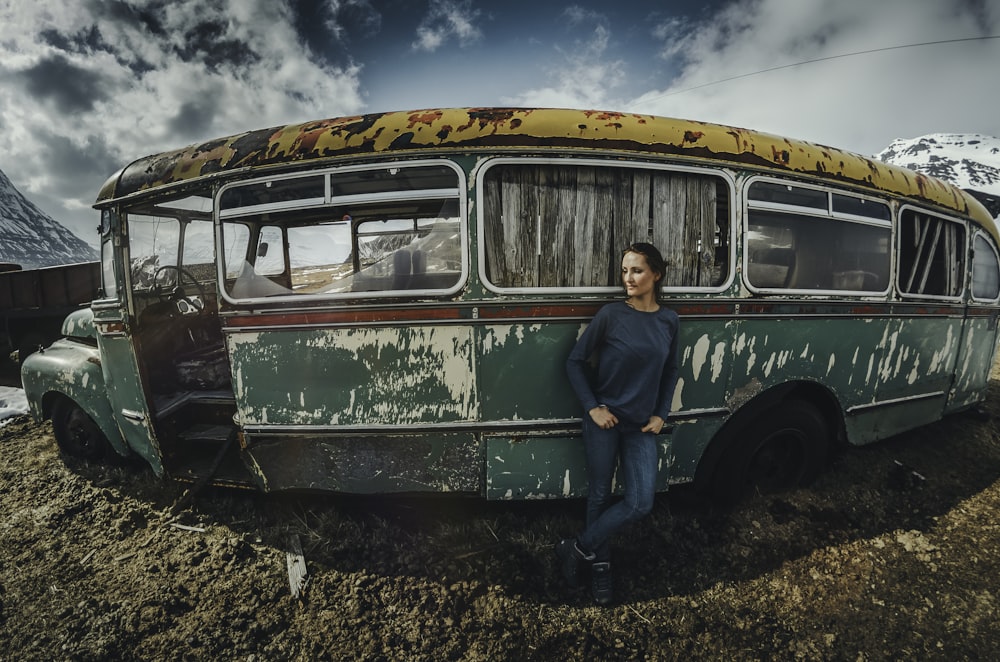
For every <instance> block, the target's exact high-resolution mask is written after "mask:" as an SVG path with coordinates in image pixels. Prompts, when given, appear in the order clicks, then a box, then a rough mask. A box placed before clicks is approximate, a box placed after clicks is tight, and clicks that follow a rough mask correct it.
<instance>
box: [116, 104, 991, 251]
mask: <svg viewBox="0 0 1000 662" xmlns="http://www.w3.org/2000/svg"><path fill="white" fill-rule="evenodd" d="M535 148H556V149H564V150H573V151H587V150H602V151H605V152H607V151H609V150H610V151H613V152H617V153H620V154H625V155H634V156H643V155H650V156H664V157H673V158H680V159H685V160H687V159H691V160H695V161H701V162H719V161H721V162H728V163H732V164H737V165H743V166H748V167H751V168H755V169H760V170H777V171H781V172H785V173H793V174H799V175H802V176H806V177H818V178H822V179H827V180H829V179H833V180H837V181H841V182H844V183H846V184H852V185H857V186H862V187H865V188H868V189H871V190H873V191H874V192H878V191H884V192H887V193H890V194H895V195H901V196H904V197H907V198H912V199H916V200H920V201H924V202H928V203H932V204H934V205H938V206H940V207H943V208H945V209H949V210H953V211H956V212H958V213H960V214H962V215H965V216H969V217H970V218H972V219H973V220H975V221H976V222H978V223H979V224H980V225H981V226H983V227H984V228H985V229H986V230H987V231H988V232H989V233H990V234H991V235H992V236H993V237H994V239H995V240H997V242H998V243H1000V235H998V232H997V228H996V226H995V223H994V222H993V220H992V218H991V217H990V215H989V213H988V212H987V211H986V209H985V208H984V207H983V206H982V205H981V204H980V203H979V201H977V200H976V199H975V198H973V197H972V196H971V195H969V194H968V193H966V192H964V191H962V190H961V189H959V188H958V187H956V186H953V185H952V184H950V183H947V182H944V181H942V180H939V179H935V178H933V177H930V176H927V175H924V174H921V173H917V172H913V171H911V170H906V169H904V168H899V167H897V166H892V165H888V164H886V163H882V162H880V161H876V160H874V159H870V158H867V157H864V156H860V155H858V154H854V153H852V152H847V151H843V150H840V149H836V148H832V147H825V146H823V145H817V144H814V143H810V142H806V141H802V140H794V139H791V138H783V137H779V136H774V135H769V134H766V133H761V132H758V131H752V130H749V129H740V128H736V127H730V126H723V125H719V124H710V123H705V122H695V121H690V120H681V119H671V118H666V117H657V116H654V115H639V114H632V113H617V112H607V111H595V110H562V109H528V108H447V109H432V110H418V111H399V112H388V113H379V114H371V115H359V116H353V117H340V118H333V119H325V120H318V121H314V122H304V123H301V124H291V125H288V126H283V127H275V128H270V129H263V130H259V131H250V132H247V133H242V134H238V135H235V136H230V137H227V138H221V139H218V140H212V141H208V142H205V143H201V144H198V145H191V146H189V147H185V148H183V149H179V150H174V151H170V152H163V153H161V154H156V155H153V156H148V157H145V158H142V159H139V160H137V161H135V162H134V163H132V164H130V165H128V166H126V167H125V168H123V169H122V170H121V171H119V172H118V173H115V174H114V175H113V176H112V177H111V178H109V179H108V180H107V182H106V183H105V184H104V186H103V187H102V188H101V191H100V193H99V195H98V198H97V204H98V206H103V204H106V203H108V202H109V201H111V200H115V199H118V198H122V197H125V196H130V195H133V194H136V193H139V192H142V191H150V190H153V189H157V188H160V187H164V186H173V185H177V184H181V183H184V182H192V181H194V180H197V179H199V178H202V177H209V176H216V175H218V174H220V173H224V172H232V171H238V170H241V169H243V168H249V167H259V166H269V167H273V168H281V167H284V168H288V167H289V166H294V165H295V164H300V163H301V164H304V163H306V162H310V161H317V160H320V161H322V160H332V159H335V158H337V157H359V156H364V155H382V156H386V155H389V154H399V155H405V154H413V153H414V152H420V151H427V150H438V151H450V150H458V151H470V152H475V151H478V150H487V151H489V150H492V151H497V150H531V149H535Z"/></svg>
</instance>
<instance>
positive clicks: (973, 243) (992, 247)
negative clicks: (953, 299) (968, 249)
mask: <svg viewBox="0 0 1000 662" xmlns="http://www.w3.org/2000/svg"><path fill="white" fill-rule="evenodd" d="M979 237H982V238H983V240H984V241H985V242H986V245H987V246H988V247H989V249H990V251H991V252H992V253H993V257H994V259H995V260H996V263H997V265H998V267H1000V251H998V250H997V246H996V245H995V244H994V243H993V240H992V238H991V237H990V235H989V234H988V233H987V232H984V231H983V230H981V229H978V228H977V229H975V230H974V231H973V232H972V237H971V238H970V242H971V244H970V246H972V264H971V265H969V266H970V268H969V295H970V297H971V298H972V300H973V301H975V302H977V303H994V304H995V303H997V302H998V301H1000V291H998V292H997V296H995V297H993V298H992V299H984V298H982V297H977V296H976V290H975V288H974V281H973V276H974V274H975V269H976V256H975V250H976V249H975V246H976V239H978V238H979Z"/></svg>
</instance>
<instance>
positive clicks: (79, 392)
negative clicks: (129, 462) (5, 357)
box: [21, 339, 132, 457]
mask: <svg viewBox="0 0 1000 662" xmlns="http://www.w3.org/2000/svg"><path fill="white" fill-rule="evenodd" d="M21 382H22V384H23V385H24V395H25V398H26V399H27V401H28V410H29V412H30V413H31V415H32V417H33V418H34V419H35V420H37V421H44V420H49V419H51V418H52V409H53V407H54V406H55V403H56V402H57V401H58V400H59V399H60V398H69V399H70V400H72V401H73V402H75V403H76V404H77V405H79V407H80V408H81V409H82V410H83V411H85V412H86V413H87V415H88V416H90V418H91V419H92V420H93V421H94V423H95V424H97V427H99V428H100V430H101V432H103V433H104V436H105V437H107V438H108V442H109V443H110V444H111V447H112V448H114V449H115V452H116V453H118V454H119V455H121V456H123V457H128V456H129V455H131V454H132V451H131V449H130V448H129V446H128V444H127V443H126V442H125V438H124V436H123V435H122V433H121V430H120V429H119V428H118V423H117V421H116V420H115V415H114V410H113V409H112V408H111V402H110V401H109V400H108V396H107V389H106V388H105V384H104V373H103V372H102V369H101V358H100V351H99V350H98V349H97V348H96V347H93V346H91V345H90V344H87V343H82V342H79V341H76V340H73V339H62V340H57V341H56V342H54V343H53V344H52V345H51V346H50V347H48V348H46V349H44V350H42V351H40V352H35V353H34V354H32V355H31V356H29V357H27V358H26V359H25V360H24V363H23V364H22V366H21Z"/></svg>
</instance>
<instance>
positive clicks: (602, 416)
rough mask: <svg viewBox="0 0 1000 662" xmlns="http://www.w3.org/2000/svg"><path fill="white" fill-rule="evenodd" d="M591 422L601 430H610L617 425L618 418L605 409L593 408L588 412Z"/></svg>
mask: <svg viewBox="0 0 1000 662" xmlns="http://www.w3.org/2000/svg"><path fill="white" fill-rule="evenodd" d="M587 413H588V414H590V418H591V420H593V421H594V423H596V424H597V427H599V428H601V429H602V430H610V429H611V428H613V427H614V426H616V425H618V418H617V417H616V416H615V415H614V414H612V413H611V410H610V409H608V408H607V407H594V408H593V409H591V410H590V411H589V412H587Z"/></svg>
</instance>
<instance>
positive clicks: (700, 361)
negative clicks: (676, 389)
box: [691, 333, 711, 381]
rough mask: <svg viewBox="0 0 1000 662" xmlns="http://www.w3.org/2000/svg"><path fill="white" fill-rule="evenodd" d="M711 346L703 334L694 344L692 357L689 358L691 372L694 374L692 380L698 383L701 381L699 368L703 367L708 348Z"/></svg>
mask: <svg viewBox="0 0 1000 662" xmlns="http://www.w3.org/2000/svg"><path fill="white" fill-rule="evenodd" d="M710 346H711V341H710V340H709V339H708V334H707V333H706V334H703V335H702V336H701V337H700V338H698V340H697V341H696V342H695V344H694V350H693V355H692V357H691V371H692V372H693V373H694V380H695V381H698V380H699V379H701V368H702V366H704V365H705V361H706V359H707V358H708V348H709V347H710Z"/></svg>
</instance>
